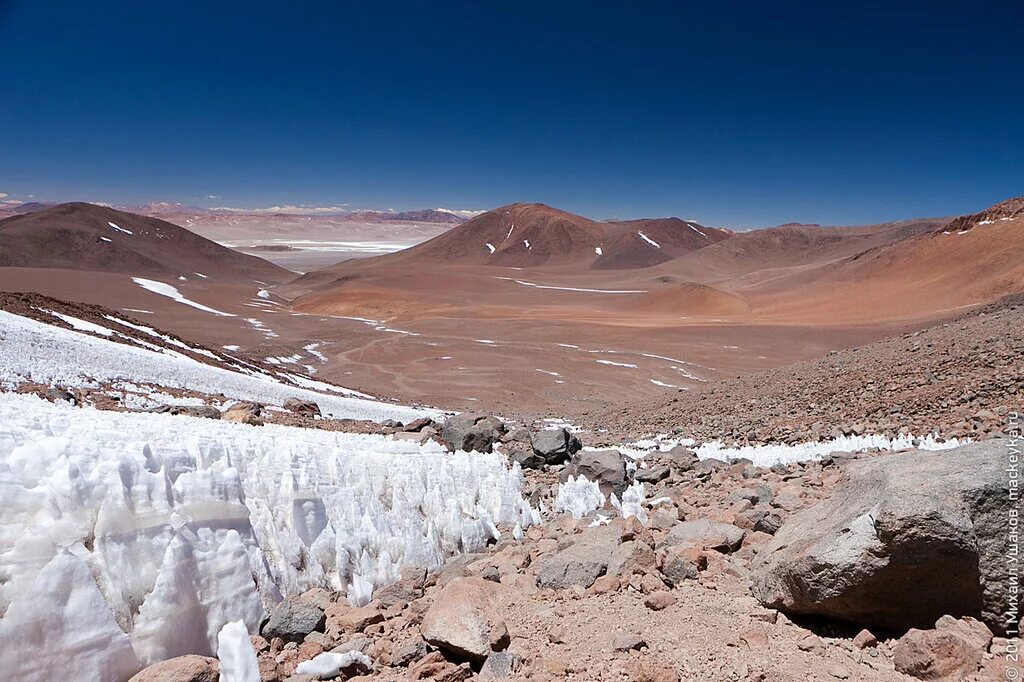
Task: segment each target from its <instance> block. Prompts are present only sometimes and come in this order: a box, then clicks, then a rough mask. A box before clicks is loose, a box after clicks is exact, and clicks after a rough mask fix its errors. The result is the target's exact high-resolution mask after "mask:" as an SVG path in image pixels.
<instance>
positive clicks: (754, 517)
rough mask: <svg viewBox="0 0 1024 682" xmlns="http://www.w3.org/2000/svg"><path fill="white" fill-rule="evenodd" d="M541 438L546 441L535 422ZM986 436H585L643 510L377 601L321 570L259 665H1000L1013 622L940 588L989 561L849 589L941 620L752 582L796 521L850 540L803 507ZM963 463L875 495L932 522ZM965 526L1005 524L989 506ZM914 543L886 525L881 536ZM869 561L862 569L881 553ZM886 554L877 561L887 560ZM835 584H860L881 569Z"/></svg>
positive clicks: (671, 668)
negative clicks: (904, 443)
mask: <svg viewBox="0 0 1024 682" xmlns="http://www.w3.org/2000/svg"><path fill="white" fill-rule="evenodd" d="M481 423H483V422H481ZM487 424H488V426H487V427H486V428H496V424H494V423H492V422H487ZM446 430H447V429H446ZM498 431H500V429H498ZM494 435H497V432H495V434H494ZM512 437H513V438H514V437H515V436H512ZM534 442H535V443H538V444H539V441H537V440H536V437H535V441H534ZM498 447H499V448H500V447H501V446H498ZM972 447H973V450H972V449H970V448H964V449H963V451H952V452H947V453H918V452H905V453H897V454H889V455H884V456H873V455H870V454H862V455H859V456H855V457H850V456H845V457H831V458H826V459H825V460H823V461H821V462H804V463H797V464H791V465H788V466H775V467H772V468H771V469H763V468H759V467H754V466H751V465H750V464H749V463H745V462H742V461H738V462H735V463H732V464H729V463H725V462H715V461H713V460H706V461H697V460H696V458H695V457H693V454H692V453H690V452H688V451H686V450H685V449H682V448H674V449H672V450H669V451H664V452H654V453H650V454H648V455H647V456H646V457H645V458H644V459H643V460H642V462H641V463H640V467H639V468H638V469H636V471H635V472H632V473H631V472H630V469H629V467H628V465H627V460H625V459H623V458H622V457H621V455H618V453H616V455H615V457H612V458H600V457H598V456H597V453H593V452H586V451H584V452H578V453H577V454H575V455H573V456H572V458H571V459H570V460H569V461H568V462H567V464H568V466H570V467H576V468H579V467H584V468H586V467H590V471H591V472H592V473H593V472H595V471H598V470H599V471H600V473H602V474H603V475H604V476H605V477H606V478H607V480H608V481H609V482H610V483H612V479H617V480H618V483H619V484H625V483H628V482H629V481H630V480H633V481H645V482H646V485H647V486H648V490H647V492H648V495H647V498H648V499H647V501H646V502H644V503H642V504H641V505H640V506H639V507H636V508H634V509H632V510H631V511H632V512H634V513H636V514H639V517H631V518H621V517H620V513H619V512H618V511H617V510H615V509H613V508H611V507H610V506H606V507H605V508H604V509H601V510H598V511H596V512H583V513H581V514H579V515H577V516H579V517H580V518H578V519H574V518H572V517H571V516H569V515H561V516H556V517H553V518H548V520H546V522H545V523H543V524H541V525H539V526H533V527H530V528H528V529H526V532H525V534H524V535H523V537H522V538H521V539H518V540H517V539H512V538H508V539H501V540H499V541H497V542H496V543H494V544H492V545H491V546H490V547H488V548H487V550H486V551H481V552H476V553H471V554H465V555H462V556H457V557H454V558H453V559H451V560H449V561H448V562H446V563H445V565H444V566H443V567H442V568H441V569H440V570H438V571H436V572H432V573H429V574H428V573H425V572H423V571H417V570H413V569H411V568H410V569H408V570H403V572H402V579H401V580H399V581H398V582H396V583H394V584H392V585H391V586H389V587H387V588H385V589H383V590H381V591H379V592H377V593H375V595H374V599H373V601H371V602H370V603H368V604H366V605H364V606H352V605H350V604H349V603H347V602H346V601H345V600H344V599H343V598H342V597H341V595H339V594H337V593H333V592H331V591H328V590H324V589H320V588H315V589H312V590H309V591H307V592H305V593H303V594H301V595H298V596H296V597H293V598H291V599H288V600H285V601H283V602H281V603H280V604H278V605H277V606H276V607H275V608H273V609H272V610H271V611H270V614H269V618H268V619H267V620H265V621H264V624H263V625H262V630H261V634H259V635H254V636H252V638H251V642H252V644H253V648H254V651H255V653H256V657H257V662H258V666H259V670H260V675H261V679H263V680H270V681H282V680H289V681H291V682H298V681H299V680H303V681H306V680H311V679H315V677H313V676H311V673H313V672H315V671H324V670H326V671H327V673H326V674H324V675H322V676H321V679H334V678H335V677H336V676H337V677H340V679H348V678H350V677H357V676H359V675H369V676H372V678H373V679H381V680H396V681H397V680H407V679H422V680H427V679H429V680H446V681H449V682H451V681H455V680H465V679H470V678H473V679H506V678H507V679H532V680H558V679H568V680H632V681H635V682H679V681H680V680H710V679H715V680H737V681H738V680H757V681H763V680H792V679H804V680H828V681H831V680H847V679H850V680H907V679H911V677H917V678H921V679H938V678H944V677H949V678H952V679H961V680H977V681H980V680H986V679H995V676H999V675H1003V674H1005V670H1006V668H1007V665H1008V661H1007V660H1006V658H1005V653H1006V650H1007V646H1008V640H1006V639H1005V638H1002V637H998V636H993V632H992V630H991V629H990V626H989V625H986V624H985V623H984V622H981V621H980V620H978V619H976V618H975V617H972V616H969V615H964V611H963V609H966V610H967V612H972V610H973V612H974V613H975V614H976V615H979V614H978V612H977V610H978V609H980V608H981V607H980V606H979V605H978V602H977V601H975V602H973V603H972V602H970V601H968V602H963V601H961V603H959V604H957V603H953V602H950V603H948V604H947V603H943V595H944V594H945V591H944V587H943V585H944V584H945V583H944V581H954V580H955V582H956V586H957V587H958V589H959V590H960V592H959V594H958V596H959V598H961V600H962V599H964V598H966V599H968V600H969V599H971V597H969V596H965V595H969V592H970V590H969V587H970V579H973V580H977V577H973V578H970V579H968V578H966V577H964V576H959V577H955V578H954V576H952V575H951V574H948V573H945V572H942V571H934V572H932V574H931V575H930V576H928V577H927V578H926V583H922V582H920V581H918V582H915V583H911V584H902V587H900V586H899V585H900V584H899V583H892V582H891V581H890V583H887V584H889V588H888V590H889V591H888V592H887V593H886V594H885V595H881V596H880V595H877V594H870V593H865V592H860V593H858V594H855V595H848V596H847V602H846V603H847V604H860V605H861V606H862V607H863V606H865V605H872V604H873V605H875V607H878V606H879V605H881V606H883V607H884V608H885V609H886V613H887V614H888V618H889V619H890V621H889V622H890V623H893V622H895V623H904V622H907V623H909V622H911V620H912V619H913V618H915V617H918V616H919V615H920V616H922V617H924V618H925V619H926V620H928V619H931V620H929V621H928V623H927V624H924V625H923V626H922V629H909V630H908V629H907V627H906V626H905V625H904V626H902V627H900V626H899V625H897V627H896V628H895V629H892V628H887V627H882V626H878V627H876V626H873V625H869V626H867V627H865V626H864V624H862V623H857V622H847V623H844V622H842V621H839V620H814V619H807V618H803V617H799V616H797V615H795V614H793V613H792V611H791V610H790V605H789V604H781V605H779V607H778V608H772V607H766V606H764V605H763V604H762V603H761V602H762V601H767V600H768V597H766V596H764V595H759V597H760V601H759V598H758V597H755V596H753V595H752V593H751V585H752V584H753V586H754V587H755V591H754V594H758V592H757V586H758V585H759V584H760V583H761V582H763V581H764V579H765V576H771V575H772V573H771V570H774V569H765V568H764V566H763V565H764V564H765V563H766V560H768V561H770V560H771V558H772V556H773V555H774V553H775V552H774V548H775V547H776V545H778V544H780V542H783V543H784V542H785V541H786V540H785V539H786V538H790V540H791V538H792V535H793V532H794V531H793V530H792V529H794V528H795V529H796V530H797V531H798V532H799V533H800V539H801V540H802V541H808V542H812V541H814V540H815V535H816V534H817V535H821V536H822V537H823V538H826V539H827V540H828V541H832V540H833V539H836V541H840V540H838V538H842V536H843V533H842V528H841V527H836V528H825V529H822V528H813V529H810V530H807V529H803V530H800V529H801V525H800V523H801V521H800V519H801V518H804V517H806V516H807V515H808V514H811V515H813V514H816V513H818V511H817V510H820V509H825V510H829V509H832V510H834V512H833V513H846V512H847V511H850V512H853V513H855V510H856V506H857V505H858V504H867V503H866V502H864V501H862V500H857V499H853V500H852V501H851V500H850V498H851V495H846V496H845V497H844V496H843V495H842V492H843V491H844V490H845V489H847V488H848V487H851V486H852V489H854V490H860V489H861V488H858V487H857V486H862V487H863V486H865V485H869V486H870V485H871V482H870V481H868V480H865V479H864V478H863V476H864V472H866V471H875V472H878V471H881V470H890V471H891V472H892V473H893V474H894V475H895V476H896V477H897V480H895V481H894V484H895V485H897V487H898V486H900V485H903V486H908V485H909V486H913V485H915V483H916V482H917V478H915V476H918V475H919V474H910V475H909V476H908V475H907V471H908V469H907V468H906V467H904V466H903V462H906V463H907V465H908V466H909V467H910V468H913V467H914V466H918V465H924V466H925V467H927V466H928V465H927V462H926V460H927V458H929V457H930V458H938V460H940V461H947V460H948V463H949V466H952V467H954V468H958V469H960V470H961V471H962V470H963V469H964V466H963V462H964V461H965V460H964V458H967V459H971V458H979V459H986V462H988V463H989V464H993V465H994V464H995V462H996V461H997V460H999V458H1000V457H1001V451H1000V450H998V448H999V447H1001V445H997V444H990V445H987V446H984V448H985V453H986V454H982V452H981V451H980V450H979V446H972ZM538 454H541V453H538ZM544 454H545V455H547V454H549V453H548V452H545V453H544ZM565 456H567V455H565V453H563V458H561V459H558V458H556V460H555V461H558V462H563V461H564V457H565ZM599 461H601V462H603V463H598V462H599ZM595 466H596V467H597V469H596V470H595V469H594V468H593V467H595ZM560 470H563V471H564V469H562V464H561V463H559V464H555V465H554V466H551V465H539V468H537V469H530V470H528V472H527V476H528V478H527V488H526V490H525V492H526V493H527V495H528V496H529V497H530V499H531V500H532V501H533V502H534V503H539V502H544V503H546V504H547V505H555V506H556V508H557V499H558V498H559V497H560V495H561V494H562V492H561V489H560V488H559V487H558V485H557V483H558V478H559V471H560ZM896 470H899V471H901V472H902V473H897V471H896ZM968 478H970V477H969V476H964V475H963V474H961V475H960V476H959V478H957V477H952V478H946V479H944V481H943V482H941V483H936V484H935V486H937V487H935V489H934V490H933V489H932V488H928V492H927V494H919V495H918V497H917V498H916V499H915V500H914V502H913V503H912V504H910V505H908V504H907V503H906V502H905V501H904V498H900V497H897V496H895V492H896V491H893V490H888V489H887V488H886V487H885V486H877V485H875V486H874V487H875V491H874V493H873V494H874V495H875V496H877V497H879V498H885V499H886V500H887V501H888V503H889V504H894V503H895V504H898V505H899V506H901V507H902V508H903V509H904V510H905V511H904V512H903V514H902V516H900V517H899V518H900V519H901V522H903V523H913V524H918V525H917V526H916V527H917V528H919V529H922V530H923V529H924V528H925V527H926V526H925V525H924V523H923V521H922V520H921V518H920V517H917V518H915V517H914V516H913V514H923V515H925V517H927V516H928V515H929V514H930V511H929V510H930V509H931V508H932V506H936V505H945V507H946V508H947V509H948V510H949V511H950V512H951V513H955V512H954V510H953V504H954V503H953V502H952V501H951V499H949V498H948V493H950V492H951V491H966V490H967V489H968V488H969V487H970V485H969V483H970V482H969V481H966V479H968ZM954 481H957V482H954ZM961 484H963V485H966V486H967V487H963V485H961ZM939 487H944V490H945V495H944V496H943V498H942V499H939V498H938V497H936V495H938V494H939V491H938V488H939ZM563 488H564V486H563ZM1003 492H1005V490H1004V491H1003ZM933 493H934V494H933ZM853 497H856V496H853ZM624 499H625V498H624ZM829 505H831V506H829ZM911 508H912V509H913V512H912V513H911V514H908V513H907V511H909V510H910V509H911ZM936 508H937V507H936ZM991 511H992V512H993V513H994V512H995V508H994V507H993V508H992V510H991ZM1004 511H1005V510H1004ZM641 519H642V521H641ZM908 519H909V521H908ZM961 525H962V524H961ZM960 532H964V533H967V532H970V533H977V534H978V535H979V536H983V537H984V538H986V539H987V538H994V537H995V535H994V534H993V533H994V531H993V529H992V528H989V527H986V526H985V525H984V524H983V523H980V522H978V523H975V525H974V527H973V529H970V524H968V528H967V529H962V530H961V531H960ZM926 535H927V533H926ZM901 537H903V538H907V537H911V536H907V535H903V536H901ZM906 541H907V540H905V539H904V540H899V539H895V540H890V543H891V544H890V546H889V547H888V548H887V550H886V551H894V549H895V547H896V546H898V545H899V543H900V542H906ZM986 541H987V540H986ZM933 542H934V543H935V544H934V546H931V547H929V548H927V549H922V548H918V550H917V552H918V554H919V557H918V558H925V559H927V560H931V559H935V558H937V557H940V556H943V553H944V552H945V551H946V549H945V548H947V545H948V544H950V543H953V542H954V540H953V539H952V538H948V539H947V538H942V537H939V536H933ZM787 551H789V553H790V554H794V551H793V550H792V549H791V550H787ZM801 551H803V548H802V547H797V548H796V553H797V554H798V555H799V553H800V552H801ZM835 554H836V553H834V552H833V555H835ZM797 558H798V559H799V558H800V557H799V556H798V557H797ZM881 558H884V555H883V557H881ZM830 560H831V558H830ZM788 565H790V564H787V566H788ZM792 565H798V562H797V563H793V564H792ZM865 566H869V568H866V569H861V570H865V571H869V570H872V569H871V568H870V565H869V564H865ZM885 566H886V563H885V562H884V561H881V560H880V561H879V562H877V565H876V566H875V567H874V570H879V568H881V570H886V569H885ZM812 582H813V581H812ZM787 584H790V585H799V584H802V583H799V582H795V583H794V582H790V583H787ZM838 584H839V585H840V586H844V585H851V584H852V585H854V586H858V585H866V584H870V578H868V577H865V576H864V575H860V576H857V577H855V578H851V579H850V580H847V581H845V582H844V581H839V583H838ZM836 585H837V583H836V582H835V581H832V582H830V583H829V587H831V588H835V586H836ZM948 586H949V587H953V585H952V582H950V584H949V585H948ZM900 589H904V593H898V592H899V590H900ZM907 589H909V590H912V591H913V590H925V591H926V592H927V593H928V594H929V595H931V598H930V599H929V600H924V601H921V602H920V603H917V602H915V601H914V600H912V599H908V595H907V594H906V593H905V590H907ZM894 590H895V592H894ZM805 608H807V607H806V606H805ZM947 609H948V610H947ZM950 611H958V612H957V613H956V614H955V615H947V614H948V613H949V612H950ZM812 612H813V608H812ZM787 614H790V615H787ZM937 614H938V615H937ZM990 615H991V614H990ZM932 622H934V624H932ZM989 622H992V621H991V620H989ZM356 652H358V653H359V654H362V655H363V656H365V658H363V657H362V656H360V657H357V656H356ZM181 664H182V665H183V666H184V665H186V664H187V665H190V666H192V665H197V662H196V661H193V660H189V661H182V663H181ZM214 664H215V662H214V661H209V662H208V663H207V665H214ZM141 679H142V678H140V682H141Z"/></svg>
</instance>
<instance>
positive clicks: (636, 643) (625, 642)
mask: <svg viewBox="0 0 1024 682" xmlns="http://www.w3.org/2000/svg"><path fill="white" fill-rule="evenodd" d="M645 646H647V642H645V641H644V638H643V637H641V636H640V635H638V634H636V633H635V632H620V633H618V634H616V635H615V638H614V639H612V649H614V650H615V651H632V650H637V651H639V650H640V649H641V648H643V647H645Z"/></svg>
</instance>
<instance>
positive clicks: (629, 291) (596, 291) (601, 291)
mask: <svg viewBox="0 0 1024 682" xmlns="http://www.w3.org/2000/svg"><path fill="white" fill-rule="evenodd" d="M495 279H503V280H506V281H508V282H515V283H516V284H521V285H522V286H524V287H534V288H535V289H553V290H555V291H582V292H586V293H591V294H646V293H647V290H646V289H581V288H578V287H556V286H552V285H548V284H535V283H533V282H527V281H525V280H521V279H515V278H512V277H495Z"/></svg>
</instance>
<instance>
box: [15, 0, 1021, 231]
mask: <svg viewBox="0 0 1024 682" xmlns="http://www.w3.org/2000/svg"><path fill="white" fill-rule="evenodd" d="M832 5H834V6H832ZM894 8H898V9H894ZM1022 46H1024V3H1022V2H1021V1H1020V0H993V1H990V2H985V1H984V0H980V1H979V0H974V1H973V2H943V1H942V0H930V1H928V2H913V1H899V2H895V1H892V0H889V1H886V2H855V3H843V2H835V3H827V2H820V1H816V2H783V1H779V2H715V3H710V2H700V3H683V2H663V3H660V2H640V1H638V2H613V3H603V2H593V1H591V2H578V3H577V2H557V1H556V0H549V1H548V2H543V3H533V2H522V1H520V2H515V3H496V2H466V3H461V2H444V3H440V2H438V3H434V2H426V1H425V0H421V1H419V2H376V3H370V2H359V3H345V2H323V3H313V2H291V3H286V2H281V1H277V2H261V1H258V0H248V1H247V2H237V3H236V2H227V1H222V0H204V1H203V2H182V1H176V2H161V3H156V2H141V1H139V0H133V1H132V2H104V1H103V0H93V1H91V2H77V1H64V2H59V3H53V2H43V1H34V2H28V1H24V0H0V65H2V68H0V192H3V193H7V194H9V195H10V197H17V198H25V197H26V196H27V195H29V194H34V195H36V197H37V198H39V199H59V200H64V199H72V198H77V199H87V200H89V199H91V200H105V201H113V202H118V203H135V202H142V201H148V200H170V201H182V202H186V203H194V204H200V205H227V206H270V205H281V204H300V203H301V204H319V205H338V204H342V203H345V204H348V205H351V206H353V207H375V208H388V207H394V208H414V207H417V208H418V207H435V206H445V207H449V208H477V209H485V208H491V207H494V206H497V205H500V204H504V203H509V202H513V201H543V202H546V203H549V204H552V205H555V206H559V207H562V208H566V209H568V210H572V211H576V212H580V213H583V214H586V215H589V216H591V217H595V218H603V217H638V216H655V215H678V216H680V217H683V218H695V219H699V220H701V221H703V222H705V223H707V224H715V225H731V226H734V227H749V226H760V225H767V224H775V223H779V222H784V221H788V220H800V221H807V222H821V223H833V224H838V223H860V222H869V221H876V220H882V219H889V218H901V217H910V216H921V215H947V214H956V213H963V212H969V211H973V210H977V209H981V208H983V207H984V206H986V205H989V204H991V203H994V202H995V201H998V200H1000V199H1003V198H1005V197H1007V196H1011V195H1017V194H1021V193H1024V88H1022V87H1021V78H1022V74H1024V49H1022ZM206 195H216V196H217V198H216V199H207V198H206Z"/></svg>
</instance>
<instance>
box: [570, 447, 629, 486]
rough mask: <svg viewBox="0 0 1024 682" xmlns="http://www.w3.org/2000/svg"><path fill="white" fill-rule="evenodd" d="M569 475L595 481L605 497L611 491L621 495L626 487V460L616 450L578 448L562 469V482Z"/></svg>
mask: <svg viewBox="0 0 1024 682" xmlns="http://www.w3.org/2000/svg"><path fill="white" fill-rule="evenodd" d="M570 476H583V477H585V478H586V479H587V480H589V481H594V482H596V483H597V485H598V486H599V487H600V488H601V492H602V493H604V496H605V497H610V496H611V494H612V493H615V494H616V495H618V496H620V497H621V496H622V491H623V490H625V489H626V460H625V458H623V456H622V453H620V452H619V451H618V450H580V451H579V452H577V453H576V454H574V455H573V456H572V458H571V459H570V460H569V464H568V465H566V467H565V468H564V469H562V473H561V480H562V482H563V483H564V482H565V481H566V480H568V478H569V477H570Z"/></svg>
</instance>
